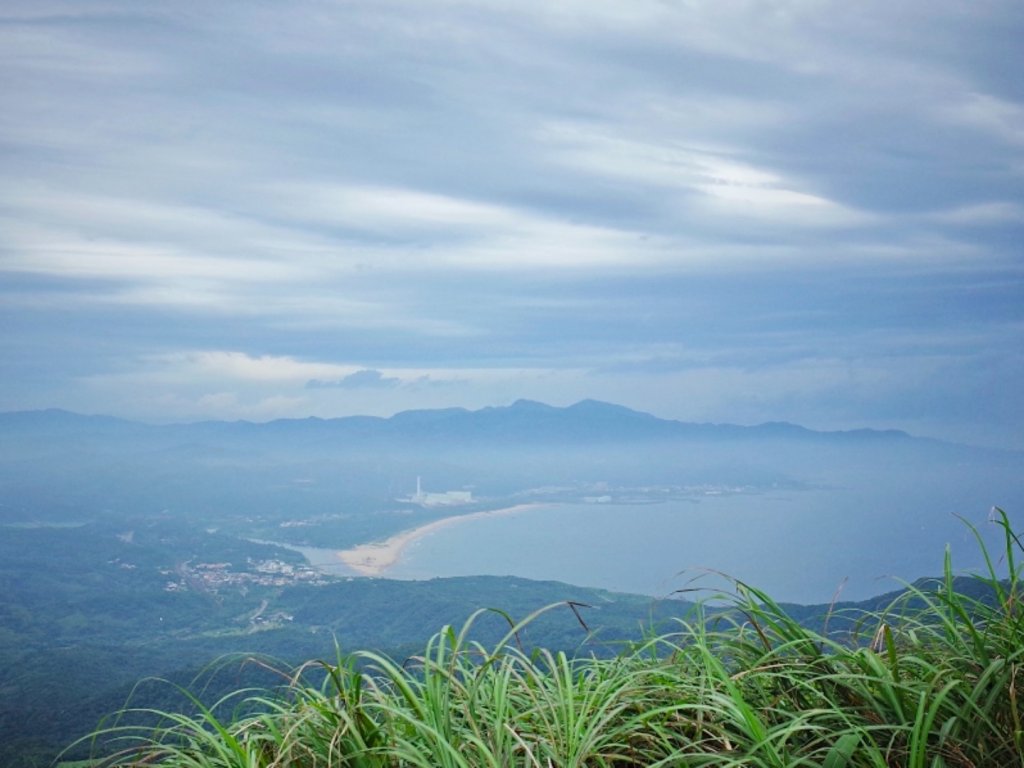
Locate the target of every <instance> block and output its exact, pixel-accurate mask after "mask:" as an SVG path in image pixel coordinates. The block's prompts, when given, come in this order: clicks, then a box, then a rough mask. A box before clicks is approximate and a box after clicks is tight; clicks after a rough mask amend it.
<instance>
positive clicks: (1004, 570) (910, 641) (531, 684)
mask: <svg viewBox="0 0 1024 768" xmlns="http://www.w3.org/2000/svg"><path fill="white" fill-rule="evenodd" d="M994 521H995V523H996V524H997V525H998V526H1000V528H1001V531H1002V534H1003V539H1004V544H1005V546H1004V549H1003V551H1001V552H1000V553H999V557H998V558H996V559H998V560H999V561H1001V562H1000V563H997V562H996V559H994V558H993V556H992V555H991V554H990V553H989V552H988V551H987V550H986V549H985V545H984V543H983V541H982V537H981V536H980V535H979V534H978V532H977V531H976V530H975V529H973V528H972V529H971V530H972V531H974V533H975V535H976V536H977V538H978V543H979V545H980V546H981V548H982V551H983V552H984V555H985V562H986V563H987V570H986V572H985V573H983V574H982V575H980V576H977V577H976V578H977V580H978V585H977V586H980V587H981V589H972V590H969V591H970V593H971V595H975V596H973V597H972V596H968V595H967V594H965V591H964V590H962V589H957V584H958V583H960V584H962V582H958V581H957V580H956V579H954V575H953V570H952V564H951V562H950V559H949V555H948V552H947V555H946V559H945V563H944V576H943V578H942V579H940V580H937V581H936V582H934V583H933V584H930V585H928V586H920V585H916V586H915V585H908V587H907V589H906V590H905V591H904V593H903V594H902V595H901V597H899V598H898V599H897V600H896V601H895V602H893V603H892V604H891V605H889V606H888V607H887V608H886V609H885V610H882V611H879V612H875V613H869V614H864V615H861V616H858V617H856V619H857V623H858V626H859V627H860V629H859V631H857V632H853V633H850V632H847V633H844V634H842V635H836V634H832V635H828V636H826V635H825V634H821V633H817V632H814V631H811V630H809V629H806V628H805V627H803V626H801V625H800V624H799V623H797V622H796V621H795V620H794V619H792V618H791V617H789V616H788V615H787V614H786V612H785V611H784V610H783V609H782V608H781V607H780V606H779V605H777V604H776V603H775V602H774V601H773V600H772V599H771V598H770V597H769V596H768V595H766V594H764V593H763V592H761V591H759V590H757V589H755V588H753V587H750V586H748V585H745V584H742V583H737V584H736V585H735V586H736V590H735V594H734V595H732V596H731V598H730V599H731V604H730V605H729V606H728V607H727V608H726V609H724V610H722V609H720V608H714V609H712V608H710V607H704V606H701V605H698V606H697V608H695V609H694V611H693V612H692V613H691V614H690V615H688V616H687V617H685V618H684V619H680V620H679V621H678V622H677V624H676V626H674V627H673V628H672V631H671V632H668V633H661V634H657V635H652V636H650V637H647V638H644V639H643V640H642V641H639V642H636V643H634V644H631V645H629V646H628V647H626V648H624V649H623V650H622V652H621V653H619V654H618V655H616V656H615V657H613V658H597V657H593V656H592V657H587V658H572V657H569V656H567V655H566V654H564V653H556V652H551V651H548V650H544V649H539V650H535V651H532V652H528V651H526V650H524V649H523V648H521V647H520V645H519V644H518V637H519V633H520V631H521V630H522V629H523V627H524V626H526V625H528V624H529V623H530V622H531V621H532V620H533V619H534V618H536V615H537V614H534V615H533V616H531V617H528V618H527V619H525V620H524V621H522V622H520V623H518V624H512V622H511V621H510V628H509V632H508V634H507V635H506V637H505V638H504V639H503V640H502V641H501V642H500V643H498V644H497V645H496V646H495V647H484V646H482V645H480V644H479V643H476V642H474V641H473V640H472V639H471V638H472V629H473V624H474V622H476V621H477V620H478V618H479V616H480V615H481V614H480V613H477V614H474V616H473V617H472V618H471V619H470V620H469V621H468V622H467V623H466V625H465V626H463V627H462V628H461V629H459V630H456V629H454V628H452V627H445V628H444V629H442V630H441V632H439V633H438V634H437V635H435V636H434V637H433V638H432V639H431V640H430V642H429V643H428V644H427V646H426V648H425V649H424V653H423V654H422V656H418V657H416V658H413V659H409V660H407V661H406V662H405V663H399V662H396V661H395V660H393V659H390V658H388V657H386V656H384V655H381V654H377V653H372V652H358V653H354V654H351V655H343V654H340V653H339V654H338V656H337V658H335V659H334V660H332V661H331V662H315V663H310V664H307V665H304V666H303V667H301V668H300V669H298V670H296V671H295V672H294V673H293V674H292V676H291V679H290V684H289V685H288V688H287V691H288V692H287V695H286V696H269V695H268V696H265V697H263V698H259V697H257V698H255V699H250V700H249V701H248V706H249V707H252V706H254V705H255V706H258V707H259V709H260V711H259V712H258V713H257V714H249V715H244V716H239V717H237V718H233V719H228V720H226V721H222V720H220V719H218V718H217V717H216V716H214V711H215V710H214V709H202V708H200V709H199V710H198V712H199V713H198V715H194V716H184V715H175V714H173V713H165V714H164V716H163V717H164V719H163V724H162V725H160V726H159V727H156V728H148V729H137V728H128V727H124V728H121V727H114V728H109V729H106V730H105V731H103V732H102V734H100V735H102V736H103V738H104V739H107V740H108V741H109V740H111V739H113V740H114V743H115V744H116V745H117V746H118V748H119V751H118V752H117V754H115V755H113V756H112V757H110V758H109V759H108V760H107V762H106V764H108V765H110V766H141V765H152V764H159V765H163V766H172V767H174V768H177V767H179V766H180V767H181V768H186V767H189V768H215V767H216V768H229V767H233V768H243V767H244V768H271V767H272V766H296V767H299V768H321V767H323V768H327V767H328V766H329V767H330V768H378V767H379V768H384V767H385V766H386V767H397V766H422V767H423V768H428V767H429V768H437V767H441V768H479V767H487V768H499V767H500V768H505V767H518V766H522V767H523V768H548V767H549V766H559V767H563V766H564V767H565V768H573V767H582V766H595V767H601V766H607V767H608V768H611V767H612V766H615V767H617V768H624V767H626V766H716V768H717V767H722V768H724V767H726V766H737V767H739V766H744V767H745V768H762V767H763V768H796V767H797V766H806V767H807V768H812V767H813V768H861V767H863V768H888V767H892V766H901V767H904V766H905V767H906V768H926V767H927V768H938V767H940V766H948V767H950V768H953V767H956V768H981V767H983V766H984V767H989V766H991V767H992V768H1007V767H1011V766H1017V767H1018V768H1024V720H1022V714H1024V713H1022V709H1024V704H1022V702H1020V701H1019V694H1018V691H1020V690H1021V688H1024V673H1022V669H1024V611H1022V606H1021V599H1022V591H1021V578H1020V577H1021V572H1020V566H1019V565H1018V564H1017V555H1018V553H1019V550H1021V542H1020V539H1019V538H1018V537H1017V535H1016V534H1015V533H1014V531H1013V530H1012V529H1011V526H1010V523H1009V520H1008V518H1007V516H1006V515H1005V513H1003V512H1002V511H1001V510H996V511H995V517H994ZM997 565H1001V568H1000V567H997ZM550 609H551V607H549V608H547V609H544V610H550ZM573 609H574V610H575V607H574V606H573ZM538 613H540V612H538Z"/></svg>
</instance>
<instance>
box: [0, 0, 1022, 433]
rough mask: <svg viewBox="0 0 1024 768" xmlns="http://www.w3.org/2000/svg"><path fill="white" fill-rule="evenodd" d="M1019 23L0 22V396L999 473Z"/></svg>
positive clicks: (933, 9) (132, 18)
mask: <svg viewBox="0 0 1024 768" xmlns="http://www.w3.org/2000/svg"><path fill="white" fill-rule="evenodd" d="M1022 71H1024V3H1021V2H1020V1H1019V0H974V1H973V2H960V1H954V0H901V2H898V3H892V2H889V0H885V1H884V2H883V1H882V0H860V1H859V2H856V3H850V2H838V1H836V2H833V1H832V0H759V1H757V2H755V1H754V0H745V1H741V0H716V1H715V2H711V1H710V0H708V1H706V2H701V1H700V0H675V1H672V0H629V1H628V2H627V1H626V0H618V1H616V2H609V1H606V0H586V2H583V1H582V0H558V1H557V2H551V0H516V2H493V1H487V0H479V1H477V2H471V1H469V0H465V1H460V0H365V1H364V0H350V1H348V2H332V1H329V0H295V1H294V2H288V3H281V2H276V1H273V2H271V1H266V2H264V1H261V0H223V2H217V3H209V2H206V1H205V0H204V1H203V2H194V1H193V0H175V1H174V2H167V0H161V1H160V2H148V1H147V0H123V1H119V0H63V1H62V0H5V1H4V2H3V3H2V4H0V93H2V108H0V410H4V411H12V410H27V409H36V408H48V407H60V408H67V409H71V410H75V411H80V412H85V413H107V414H113V415H117V416H122V417H127V418H133V419H139V420H143V421H150V422H157V423H163V422H175V421H191V420H199V419H249V420H256V421H265V420H269V419H273V418H279V417H305V416H311V415H315V416H322V417H331V416H345V415H350V414H376V415H389V414H392V413H395V412H397V411H401V410H405V409H410V408H435V407H448V406H463V407H468V408H480V407H484V406H489V405H505V404H508V403H511V402H512V401H514V400H516V399H519V398H528V399H535V400H541V401H544V402H548V403H551V404H554V405H568V404H571V403H573V402H576V401H578V400H582V399H585V398H595V399H599V400H606V401H610V402H615V403H620V404H623V405H627V406H630V407H633V408H637V409H639V410H644V411H647V412H650V413H654V414H656V415H658V416H662V417H665V418H673V419H682V420H686V421H713V422H733V423H741V424H756V423H760V422H764V421H793V422H797V423H800V424H803V425H806V426H808V427H812V428H817V429H848V428H858V427H875V428H900V429H906V430H908V431H911V432H912V433H914V434H920V435H927V436H932V437H938V438H942V439H951V440H961V441H966V442H973V443H977V444H983V445H995V446H1004V447H1017V448H1024V386H1022V382H1024V245H1022V244H1024V77H1022V76H1021V72H1022Z"/></svg>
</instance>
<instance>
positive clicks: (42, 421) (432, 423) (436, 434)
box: [0, 400, 931, 443]
mask: <svg viewBox="0 0 1024 768" xmlns="http://www.w3.org/2000/svg"><path fill="white" fill-rule="evenodd" d="M0 428H2V429H3V430H4V431H5V432H7V433H8V434H10V433H12V432H31V433H35V434H40V435H44V434H49V435H52V436H59V435H61V434H78V435H86V434H90V435H94V436H96V437H100V436H107V437H116V436H118V435H120V436H125V437H128V436H131V437H134V438H140V437H145V436H149V437H156V436H158V435H162V436H166V437H171V436H174V437H179V438H180V437H186V436H190V437H194V438H221V439H227V440H235V439H250V440H253V439H254V440H257V441H258V440H259V439H260V438H261V437H266V438H274V439H280V438H289V437H300V436H304V437H306V438H309V439H315V440H322V439H325V438H330V439H336V440H344V441H349V440H359V441H371V442H376V441H379V440H390V439H401V440H415V441H417V442H419V441H428V442H429V441H434V440H444V441H447V440H460V441H478V440H479V441H488V442H499V443H509V442H513V443H528V442H534V441H544V442H556V443H557V442H568V443H576V442H598V443H605V442H617V443H621V442H633V441H647V440H702V441H703V440H716V441H717V440H765V439H770V440H780V439H782V440H800V441H807V440H810V441H823V440H824V441H837V440H838V441H857V442H864V441H872V442H875V441H902V440H910V439H920V438H911V437H910V435H908V434H907V433H906V432H902V431H900V430H874V429H857V430H850V431H833V432H821V431H815V430H811V429H807V428H806V427H802V426H799V425H797V424H791V423H788V422H768V423H764V424H758V425H755V426H740V425H737V424H712V423H694V422H682V421H674V420H670V419H660V418H658V417H656V416H652V415H651V414H649V413H643V412H640V411H635V410H632V409H630V408H626V407H624V406H621V405H614V404H612V403H604V402H600V401H597V400H582V401H580V402H578V403H576V404H574V405H570V406H568V407H565V408H560V407H556V406H551V405H546V404H544V403H539V402H535V401H532V400H517V401H516V402H514V403H512V404H511V405H509V406H499V407H488V408H482V409H480V410H475V411H471V410H467V409H465V408H444V409H437V410H412V411H403V412H401V413H397V414H395V415H394V416H391V417H390V418H381V417H375V416H347V417H342V418H334V419H321V418H316V417H310V418H306V419H277V420H274V421H268V422H248V421H230V422H228V421H203V422H194V423H189V424H170V425H162V426H154V425H148V424H142V423H138V422H132V421H126V420H123V419H118V418H114V417H110V416H85V415H81V414H77V413H72V412H70V411H64V410H59V409H48V410H41V411H20V412H10V413H0ZM929 442H931V441H929Z"/></svg>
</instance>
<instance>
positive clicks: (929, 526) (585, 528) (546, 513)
mask: <svg viewBox="0 0 1024 768" xmlns="http://www.w3.org/2000/svg"><path fill="white" fill-rule="evenodd" d="M954 480H955V479H954V478H946V479H945V480H943V479H942V478H938V479H935V481H934V482H932V483H930V484H922V485H914V486H912V487H901V488H893V487H888V488H883V487H879V486H877V485H872V484H866V485H863V486H861V487H832V488H826V489H810V490H794V491H766V492H762V493H737V494H722V495H705V496H698V497H694V498H692V499H685V500H676V501H669V502H663V503H657V504H615V503H608V504H583V503H579V504H550V505H543V506H540V507H537V508H534V509H531V510H528V511H525V512H522V513H519V514H515V515H506V516H494V517H481V518H475V519H471V520H467V521H466V522H464V523H460V524H457V525H452V526H449V527H446V528H444V529H441V530H439V531H436V532H433V533H431V534H429V535H427V536H424V537H423V538H422V539H420V540H418V541H416V542H414V543H412V544H411V545H410V546H409V547H408V548H407V549H406V551H405V554H404V557H403V558H402V560H401V561H400V562H399V563H398V564H396V565H395V566H394V567H392V568H391V569H389V570H388V572H387V573H386V574H385V575H386V576H387V577H391V578H403V579H422V578H432V577H438V576H465V575H477V574H492V575H515V576H522V577H526V578H531V579H542V580H557V581H564V582H568V583H572V584H579V585H585V586H595V587H602V588H606V589H610V590H615V591H623V592H636V593H640V594H648V595H654V596H667V595H670V594H673V593H674V592H676V591H677V590H689V589H693V588H698V589H705V590H714V589H719V588H721V587H723V586H725V587H728V586H729V585H730V582H729V581H728V579H723V578H722V577H721V576H719V575H717V574H727V575H728V576H729V577H731V578H732V579H739V580H742V581H744V582H747V583H749V584H752V585H754V586H756V587H758V588H761V589H764V590H765V591H767V592H768V593H769V594H770V595H771V596H772V597H774V598H775V599H777V600H781V601H792V602H803V603H820V602H828V601H830V600H831V599H832V598H833V597H834V595H835V594H836V592H837V590H840V588H841V598H842V599H850V600H854V599H862V598H866V597H869V596H872V595H876V594H880V593H883V592H887V591H891V590H894V589H897V588H899V587H900V586H901V580H906V581H910V580H913V579H915V578H918V577H921V576H930V575H939V574H941V571H942V565H943V552H944V548H945V547H946V546H947V545H949V546H950V547H951V549H952V552H953V555H954V566H955V567H957V568H959V569H963V570H969V569H972V568H977V567H978V566H980V565H982V558H981V556H980V550H979V548H978V546H977V543H976V542H975V540H974V537H973V535H972V534H971V532H970V530H969V528H967V526H965V525H964V524H963V522H961V521H960V520H959V519H958V518H957V517H956V515H962V516H964V517H966V518H967V519H968V520H969V521H970V522H972V523H974V524H976V525H978V526H980V527H981V530H982V532H983V535H984V536H985V537H986V539H987V540H988V541H989V543H990V545H991V546H993V547H997V546H998V545H999V541H998V533H999V531H998V528H997V527H996V526H995V525H992V524H991V523H987V522H986V518H987V517H988V515H989V513H990V510H991V507H992V505H993V504H1004V505H1007V508H1008V511H1011V512H1014V513H1015V517H1016V521H1017V522H1019V521H1020V520H1021V519H1022V518H1021V515H1020V512H1021V511H1022V510H1021V508H1020V506H1019V502H1020V501H1021V498H1022V494H1021V492H1020V489H1019V488H1017V487H1013V485H1014V484H1011V486H1009V487H1006V488H1003V489H1001V490H1000V489H995V488H992V487H988V486H985V485H984V484H978V485H972V484H971V483H970V482H966V481H965V479H964V478H959V481H954ZM1011 506H1013V507H1014V508H1015V509H1013V510H1010V507H1011ZM997 554H998V552H997ZM680 594H686V595H692V594H699V593H689V592H686V593H680Z"/></svg>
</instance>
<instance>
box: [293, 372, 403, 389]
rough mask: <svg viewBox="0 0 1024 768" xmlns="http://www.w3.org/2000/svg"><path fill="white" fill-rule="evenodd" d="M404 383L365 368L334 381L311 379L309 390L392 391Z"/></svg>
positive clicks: (307, 385) (307, 384)
mask: <svg viewBox="0 0 1024 768" xmlns="http://www.w3.org/2000/svg"><path fill="white" fill-rule="evenodd" d="M401 383H402V380H401V379H399V378H397V377H395V376H385V375H384V374H383V373H381V372H380V371H376V370H372V369H370V368H364V369H362V370H360V371H356V372H355V373H350V374H349V375H348V376H345V377H344V378H341V379H335V380H334V381H322V380H320V379H310V380H309V381H307V382H306V388H307V389H392V388H393V387H397V386H398V385H399V384H401Z"/></svg>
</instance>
